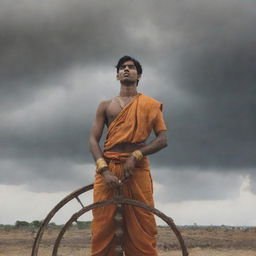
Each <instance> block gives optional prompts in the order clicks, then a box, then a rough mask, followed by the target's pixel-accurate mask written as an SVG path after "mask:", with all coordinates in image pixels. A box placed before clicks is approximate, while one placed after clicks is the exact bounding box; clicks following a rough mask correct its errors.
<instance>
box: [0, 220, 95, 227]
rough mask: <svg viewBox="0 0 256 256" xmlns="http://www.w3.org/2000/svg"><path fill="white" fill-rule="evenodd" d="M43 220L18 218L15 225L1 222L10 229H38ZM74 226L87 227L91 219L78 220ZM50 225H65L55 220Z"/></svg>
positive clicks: (2, 225) (1, 225)
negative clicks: (29, 220)
mask: <svg viewBox="0 0 256 256" xmlns="http://www.w3.org/2000/svg"><path fill="white" fill-rule="evenodd" d="M42 222H43V221H42V220H34V221H32V222H27V221H23V220H17V221H16V222H15V224H14V225H9V224H8V225H5V224H0V229H6V228H7V229H9V228H31V229H37V228H39V227H40V225H41V224H42ZM73 226H74V227H77V228H78V229H86V228H90V227H91V221H77V222H75V223H74V224H73ZM48 227H51V228H59V227H63V224H61V225H57V224H56V223H55V222H50V223H49V224H48Z"/></svg>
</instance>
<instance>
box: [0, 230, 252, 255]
mask: <svg viewBox="0 0 256 256" xmlns="http://www.w3.org/2000/svg"><path fill="white" fill-rule="evenodd" d="M180 231H181V233H182V236H183V237H184V239H185V242H186V245H187V247H188V250H189V255H190V256H256V228H254V229H248V230H239V229H225V228H222V229H219V228H203V229H202V228H201V229H199V228H196V229H183V228H182V229H180ZM58 232H59V229H56V228H52V229H48V230H47V231H46V232H45V234H44V236H43V241H42V244H41V246H40V249H39V253H38V255H39V256H48V255H51V250H52V245H53V243H54V240H55V238H56V236H57V234H58ZM158 233H159V234H158V248H159V255H160V256H167V255H168V256H178V255H179V256H181V255H182V254H181V251H180V250H179V246H178V242H177V240H176V238H175V237H174V235H173V233H172V232H171V231H170V229H169V228H165V227H161V228H159V232H158ZM33 236H34V234H33V232H32V230H31V229H28V228H27V229H26V228H19V229H14V228H13V229H1V230H0V256H29V255H31V248H32V244H33V241H34V238H33ZM89 247H90V230H88V229H77V228H76V227H73V228H71V229H70V230H68V232H67V233H66V234H65V237H64V239H63V240H62V242H61V247H60V248H59V252H58V255H59V256H89V255H90V248H89Z"/></svg>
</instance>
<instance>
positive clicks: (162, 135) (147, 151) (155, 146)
mask: <svg viewBox="0 0 256 256" xmlns="http://www.w3.org/2000/svg"><path fill="white" fill-rule="evenodd" d="M167 145H168V144H167V131H160V132H159V133H158V134H157V135H156V138H155V139H154V140H152V141H151V142H150V143H149V144H147V145H145V146H144V147H142V148H140V151H141V153H142V154H143V156H146V155H151V154H154V153H156V152H158V151H159V150H161V149H163V148H165V147H167Z"/></svg>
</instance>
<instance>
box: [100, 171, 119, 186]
mask: <svg viewBox="0 0 256 256" xmlns="http://www.w3.org/2000/svg"><path fill="white" fill-rule="evenodd" d="M102 177H103V178H104V180H105V182H106V183H107V185H108V186H110V187H111V188H118V187H120V186H121V185H122V181H121V180H119V179H118V178H117V177H116V176H115V175H114V174H113V173H112V172H110V171H109V170H105V171H104V172H102Z"/></svg>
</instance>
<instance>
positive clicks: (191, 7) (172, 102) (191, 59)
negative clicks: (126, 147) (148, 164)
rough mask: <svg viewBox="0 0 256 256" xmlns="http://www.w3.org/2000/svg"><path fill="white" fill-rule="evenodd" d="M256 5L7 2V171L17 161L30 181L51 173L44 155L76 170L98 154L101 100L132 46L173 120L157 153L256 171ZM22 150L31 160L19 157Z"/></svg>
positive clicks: (163, 162)
mask: <svg viewBox="0 0 256 256" xmlns="http://www.w3.org/2000/svg"><path fill="white" fill-rule="evenodd" d="M255 12H256V3H255V1H238V0H237V1H231V0H226V1H214V2H212V1H205V0H201V1H199V0H195V1H158V2H156V1H139V2H135V1H130V2H129V3H128V2H127V3H123V2H120V1H108V4H105V3H103V2H100V1H72V2H70V1H57V0H56V1H44V2H40V3H38V2H36V1H32V0H31V1H26V0H24V1H20V2H19V3H18V2H17V3H16V4H13V5H11V4H10V3H9V2H7V1H3V2H1V8H0V54H1V59H0V76H1V84H0V87H1V88H0V90H1V94H0V107H1V112H0V120H1V124H0V140H1V149H0V153H1V157H0V158H1V160H2V162H1V163H2V164H1V172H2V173H3V174H2V175H4V173H6V170H7V169H8V173H9V172H11V171H10V167H8V168H7V167H6V164H4V163H6V161H7V162H9V161H12V162H13V165H8V166H13V170H12V172H13V176H17V177H19V176H20V175H21V176H22V175H23V177H24V181H21V179H20V182H21V183H26V182H25V180H26V179H25V177H26V178H27V180H28V181H27V183H28V184H32V183H31V182H30V181H29V177H31V175H32V173H33V175H34V176H35V177H36V176H38V177H39V178H42V180H45V181H47V179H51V176H50V174H49V172H47V171H43V169H44V166H47V169H51V170H55V171H54V172H55V174H56V173H58V174H59V173H60V172H61V169H63V170H66V171H64V172H63V173H62V179H63V181H64V180H66V181H68V180H69V179H70V176H69V174H68V171H67V166H68V167H69V168H71V170H70V171H71V172H72V168H74V166H75V165H76V164H85V163H92V160H91V157H90V154H89V151H88V149H87V140H88V134H89V129H90V128H89V127H90V126H91V123H92V120H93V116H94V112H95V109H96V105H97V104H98V102H99V101H100V100H102V99H104V98H105V97H110V96H111V95H112V94H113V92H114V89H113V87H111V86H112V85H111V86H110V84H113V83H114V76H115V70H114V65H115V62H116V61H117V58H119V57H120V56H122V55H124V54H131V55H133V56H135V57H136V58H138V59H139V60H141V62H142V64H143V68H144V74H143V79H142V81H141V84H140V85H139V88H140V90H141V91H142V92H145V94H149V95H150V96H153V97H156V98H157V99H158V100H161V101H163V102H164V113H165V118H166V122H167V124H168V127H169V141H170V142H169V147H168V148H167V149H165V150H164V151H163V152H161V153H159V154H158V155H157V156H153V157H152V164H153V163H154V165H155V167H158V168H159V167H163V168H167V167H169V166H171V167H173V168H184V169H190V168H193V169H196V168H199V169H200V170H203V169H204V168H212V169H214V170H215V171H216V173H217V172H227V171H229V172H241V173H243V174H247V173H251V177H252V179H254V178H253V177H254V175H253V174H254V168H255V164H256V160H255V157H254V152H255V150H256V141H255V132H254V131H255V129H256V121H255V114H254V113H255V102H256V99H255V95H256V94H255V82H256V77H255V71H254V69H255V68H254V65H253V64H254V63H255V59H256V56H255V52H256V51H255V42H256V35H255V33H254V24H256V18H255V17H256V13H255ZM77 77H78V78H77ZM111 79H112V80H111ZM74 84H75V85H74ZM108 86H110V87H108ZM110 88H111V89H110ZM2 145H3V146H2ZM32 159H36V164H33V163H32V162H33V161H32ZM54 159H55V160H54ZM56 159H57V160H56ZM15 161H17V162H16V163H15ZM20 161H22V163H25V162H26V164H27V166H28V168H27V169H26V168H20V170H18V168H16V167H15V168H14V166H18V163H19V162H20ZM56 161H57V162H58V164H56ZM67 163H69V164H67ZM22 166H24V164H22ZM51 166H52V167H51ZM56 166H58V167H56ZM247 169H248V170H250V171H247ZM26 170H30V171H26ZM181 170H182V169H181ZM200 173H201V172H200V171H198V174H199V175H200ZM158 175H159V178H158V181H159V182H160V183H161V182H162V183H164V182H163V180H164V177H165V175H166V173H165V172H164V171H163V172H162V173H158ZM8 177H10V176H8ZM79 177H80V176H79ZM1 180H3V179H1ZM13 180H15V182H14V183H15V184H17V182H18V181H19V179H13ZM38 180H39V179H38ZM6 181H7V179H5V182H6ZM9 181H10V183H11V178H10V180H9ZM38 182H39V181H38ZM190 182H191V186H192V187H194V188H196V187H197V184H198V180H196V179H193V178H191V179H190ZM204 182H206V181H204ZM208 183H209V184H210V187H212V189H211V191H215V190H214V189H213V186H212V185H213V183H212V181H211V180H210V179H208ZM253 184H254V183H253ZM198 191H199V190H198ZM230 191H231V190H230ZM233 192H234V191H233ZM223 193H224V192H223ZM234 193H235V192H234ZM213 194H216V193H215V192H214V193H211V194H209V195H208V194H207V193H206V194H205V195H207V197H208V198H212V195H213ZM227 194H228V192H227ZM195 195H196V196H198V197H200V195H199V193H197V192H195ZM196 196H195V197H196ZM216 197H217V198H219V196H217V194H216Z"/></svg>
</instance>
